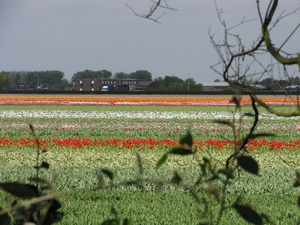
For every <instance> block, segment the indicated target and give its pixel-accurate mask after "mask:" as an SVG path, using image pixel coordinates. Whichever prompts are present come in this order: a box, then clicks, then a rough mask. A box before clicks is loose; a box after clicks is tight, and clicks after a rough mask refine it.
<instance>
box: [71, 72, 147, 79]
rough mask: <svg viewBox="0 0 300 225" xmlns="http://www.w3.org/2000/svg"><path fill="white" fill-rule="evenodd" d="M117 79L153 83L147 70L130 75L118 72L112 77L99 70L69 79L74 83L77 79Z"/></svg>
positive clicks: (80, 73) (78, 73) (79, 74)
mask: <svg viewBox="0 0 300 225" xmlns="http://www.w3.org/2000/svg"><path fill="white" fill-rule="evenodd" d="M93 77H99V78H117V79H127V78H128V79H139V80H141V81H153V79H152V74H151V73H150V72H149V71H147V70H137V71H135V72H132V73H129V74H128V73H124V72H118V73H115V74H114V75H112V73H111V72H110V71H107V70H100V71H92V70H84V71H80V72H77V73H74V75H73V76H72V78H71V81H72V82H74V81H75V80H76V79H77V78H93Z"/></svg>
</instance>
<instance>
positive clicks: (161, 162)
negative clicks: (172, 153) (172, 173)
mask: <svg viewBox="0 0 300 225" xmlns="http://www.w3.org/2000/svg"><path fill="white" fill-rule="evenodd" d="M167 158H168V153H166V154H164V155H163V156H162V157H161V158H160V160H158V162H157V163H156V168H159V167H161V166H162V165H163V164H164V163H165V162H166V160H167Z"/></svg>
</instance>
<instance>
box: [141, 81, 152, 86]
mask: <svg viewBox="0 0 300 225" xmlns="http://www.w3.org/2000/svg"><path fill="white" fill-rule="evenodd" d="M153 82H154V81H140V82H139V86H140V87H148V86H149V85H150V84H152V83H153Z"/></svg>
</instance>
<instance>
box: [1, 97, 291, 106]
mask: <svg viewBox="0 0 300 225" xmlns="http://www.w3.org/2000/svg"><path fill="white" fill-rule="evenodd" d="M231 99H232V97H231V96H228V97H220V96H215V97H209V96H174V97H173V96H172V97H166V96H165V97H161V96H151V97H148V96H127V95H126V96H121V95H120V96H109V97H107V96H99V95H87V96H78V95H67V96H61V95H59V96H53V95H32V96H31V95H2V96H0V105H15V104H33V105H35V104H40V105H105V104H124V105H131V104H134V105H233V103H232V102H231ZM260 99H261V100H262V101H264V102H265V103H268V104H296V103H297V99H296V98H293V97H291V96H290V97H289V98H287V97H286V96H274V97H261V98H260ZM241 104H243V105H247V104H251V100H250V98H249V97H243V98H242V100H241Z"/></svg>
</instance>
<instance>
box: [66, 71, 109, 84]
mask: <svg viewBox="0 0 300 225" xmlns="http://www.w3.org/2000/svg"><path fill="white" fill-rule="evenodd" d="M94 77H100V78H111V77H112V73H111V72H110V71H108V70H100V71H92V70H84V71H79V72H76V73H74V74H73V76H72V78H71V81H72V82H74V81H75V80H76V79H77V78H94Z"/></svg>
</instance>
